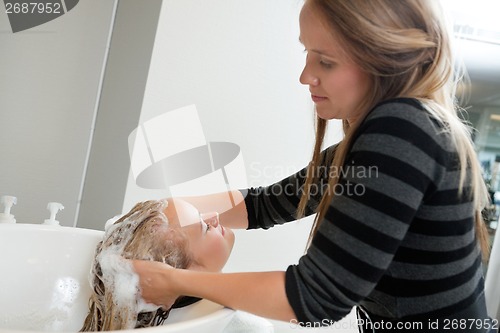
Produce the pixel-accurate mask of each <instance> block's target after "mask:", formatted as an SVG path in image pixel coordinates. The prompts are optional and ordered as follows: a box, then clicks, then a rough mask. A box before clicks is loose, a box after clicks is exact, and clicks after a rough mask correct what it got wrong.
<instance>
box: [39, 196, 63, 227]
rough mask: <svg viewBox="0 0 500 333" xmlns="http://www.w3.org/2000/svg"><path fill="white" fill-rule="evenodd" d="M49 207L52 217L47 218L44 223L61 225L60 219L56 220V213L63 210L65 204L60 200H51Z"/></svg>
mask: <svg viewBox="0 0 500 333" xmlns="http://www.w3.org/2000/svg"><path fill="white" fill-rule="evenodd" d="M47 209H48V210H49V211H50V217H49V219H48V220H45V221H44V222H43V224H49V225H59V221H57V220H56V214H57V213H58V212H59V211H60V210H63V209H64V206H63V205H62V204H60V203H59V202H49V204H48V205H47Z"/></svg>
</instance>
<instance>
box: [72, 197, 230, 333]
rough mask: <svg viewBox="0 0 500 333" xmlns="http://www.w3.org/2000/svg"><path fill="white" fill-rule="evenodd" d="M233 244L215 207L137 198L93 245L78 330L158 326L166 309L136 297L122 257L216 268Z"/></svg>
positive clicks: (130, 273) (134, 281) (133, 278)
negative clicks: (87, 292) (85, 310)
mask: <svg viewBox="0 0 500 333" xmlns="http://www.w3.org/2000/svg"><path fill="white" fill-rule="evenodd" d="M167 215H168V216H169V217H170V219H167ZM233 244H234V234H233V233H232V231H231V230H230V229H226V230H224V232H222V226H220V225H219V221H218V214H217V213H206V214H200V213H199V212H198V211H197V210H196V208H195V207H194V206H192V205H190V204H188V203H187V202H185V201H182V200H178V199H175V200H172V199H170V200H151V201H146V202H142V203H138V204H137V205H135V206H134V208H132V210H131V211H130V212H128V213H127V214H125V215H123V216H122V217H120V218H119V219H118V220H117V221H116V222H114V223H113V224H112V225H111V226H110V227H109V228H107V230H106V232H105V234H104V239H103V240H102V241H101V242H99V244H98V245H97V248H96V253H95V258H94V262H93V265H92V268H91V272H90V283H91V287H92V289H93V291H92V295H91V297H90V300H89V314H88V315H87V317H86V319H85V322H84V324H83V327H82V329H81V331H82V332H89V331H109V330H122V329H133V328H142V327H151V326H158V325H161V324H162V323H163V322H164V320H165V319H166V318H167V317H168V313H169V312H170V309H163V308H161V307H159V306H156V305H152V304H145V303H144V302H143V301H142V300H141V299H140V297H139V288H138V277H137V276H136V275H135V273H134V272H133V269H132V267H131V265H130V263H129V262H128V261H127V260H125V259H141V260H154V261H159V262H163V263H166V264H169V265H170V266H173V267H176V268H184V269H193V270H204V271H213V272H217V271H220V270H221V269H222V267H223V266H224V264H225V263H226V261H227V259H228V257H229V254H230V252H231V249H232V247H233ZM174 307H175V304H174Z"/></svg>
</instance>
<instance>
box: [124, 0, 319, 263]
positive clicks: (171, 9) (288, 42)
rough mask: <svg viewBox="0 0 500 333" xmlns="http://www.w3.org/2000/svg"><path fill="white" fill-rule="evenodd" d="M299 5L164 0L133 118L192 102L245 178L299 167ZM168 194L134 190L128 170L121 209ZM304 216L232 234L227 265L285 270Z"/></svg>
mask: <svg viewBox="0 0 500 333" xmlns="http://www.w3.org/2000/svg"><path fill="white" fill-rule="evenodd" d="M300 7H301V1H289V0H273V1H268V0H253V1H232V0H213V1H197V0H184V1H174V0H170V1H168V0H164V1H163V6H162V11H161V14H160V21H159V25H158V31H157V35H156V42H155V47H154V50H153V57H152V60H151V67H150V72H149V78H148V84H147V87H146V92H145V96H144V103H143V107H142V113H141V122H144V121H146V120H148V119H151V118H153V117H155V116H157V115H160V114H163V113H165V112H167V111H171V110H174V109H177V108H180V107H182V106H186V105H190V104H195V105H196V107H197V109H198V113H199V116H200V119H201V123H202V126H203V129H204V134H205V137H206V139H207V141H229V142H233V143H236V144H238V145H239V146H240V147H241V151H242V154H243V158H244V160H245V165H246V172H247V176H248V181H249V185H250V186H259V185H266V184H269V183H271V182H274V181H277V180H280V179H282V178H284V177H286V176H288V175H289V174H291V173H292V172H294V171H296V170H299V169H300V168H302V167H303V166H304V165H306V163H307V162H308V160H309V159H310V157H311V153H312V147H313V142H314V126H313V109H312V107H313V106H312V103H311V101H310V97H309V92H308V88H307V87H305V86H302V85H301V84H300V83H299V81H298V79H299V75H300V72H301V70H302V66H303V62H304V54H303V52H302V51H303V48H302V46H301V45H300V43H299V42H298V37H299V28H298V13H299V10H300ZM165 144H175V143H171V142H165ZM168 195H169V192H168V191H161V190H160V191H159V190H144V189H140V188H139V187H138V186H136V185H135V182H134V179H133V177H132V176H130V178H129V183H128V186H127V191H126V194H125V203H124V210H128V209H129V208H130V207H131V206H132V205H133V204H134V203H135V202H137V201H139V200H144V199H148V198H161V197H163V196H168ZM310 222H311V221H302V222H299V223H292V224H290V225H287V226H280V227H276V228H274V229H271V230H269V231H251V232H245V231H243V232H237V241H236V245H235V249H234V251H233V255H232V257H231V259H230V262H229V263H228V265H227V266H226V271H235V270H269V269H285V268H286V267H287V266H288V265H289V264H290V263H294V262H296V261H297V260H298V258H299V256H300V255H301V254H303V252H304V248H305V240H306V238H307V235H308V232H309V228H310ZM256 244H259V245H258V246H257V245H256Z"/></svg>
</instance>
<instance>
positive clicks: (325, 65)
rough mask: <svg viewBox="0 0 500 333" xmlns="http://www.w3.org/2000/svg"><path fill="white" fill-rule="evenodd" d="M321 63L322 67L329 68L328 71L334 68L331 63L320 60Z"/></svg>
mask: <svg viewBox="0 0 500 333" xmlns="http://www.w3.org/2000/svg"><path fill="white" fill-rule="evenodd" d="M319 63H320V65H321V66H322V67H324V68H327V69H328V68H332V66H333V64H332V63H330V62H326V61H324V60H320V62H319Z"/></svg>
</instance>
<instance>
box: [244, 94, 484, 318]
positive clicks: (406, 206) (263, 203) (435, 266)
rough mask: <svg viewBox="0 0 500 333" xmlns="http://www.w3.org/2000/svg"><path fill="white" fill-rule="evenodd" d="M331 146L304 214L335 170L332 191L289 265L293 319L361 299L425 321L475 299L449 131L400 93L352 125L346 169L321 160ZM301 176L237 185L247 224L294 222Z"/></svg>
mask: <svg viewBox="0 0 500 333" xmlns="http://www.w3.org/2000/svg"><path fill="white" fill-rule="evenodd" d="M334 150H335V146H332V147H330V148H328V149H326V150H324V151H323V152H322V156H323V163H324V165H323V166H322V167H320V168H317V169H318V174H319V176H320V178H319V180H318V183H317V184H316V185H317V187H316V189H318V190H317V191H315V193H312V196H311V198H310V200H309V202H308V207H307V209H306V215H311V214H314V213H315V209H316V208H317V206H318V203H319V200H320V199H321V193H322V191H321V190H323V191H324V190H326V189H327V176H328V174H331V172H332V171H335V172H342V173H341V174H340V175H341V177H340V181H339V184H338V186H337V187H336V188H335V189H334V191H335V193H336V194H337V195H335V196H334V198H333V199H332V201H331V203H330V205H329V207H328V210H327V212H326V214H325V218H324V220H323V221H322V223H321V226H320V228H319V230H318V232H317V234H316V235H315V237H314V238H313V240H312V243H311V246H310V247H309V249H308V251H307V254H306V255H304V256H303V257H302V258H300V261H299V263H298V265H291V266H289V268H288V269H287V271H286V293H287V297H288V300H289V302H290V304H291V306H292V308H293V310H294V312H295V314H296V316H297V319H298V321H299V322H301V323H319V322H322V323H323V324H324V323H325V322H326V321H336V320H340V319H341V318H343V317H344V316H345V315H347V314H348V313H349V312H350V310H351V309H352V307H353V306H355V305H360V306H361V307H362V308H364V309H365V310H366V312H367V313H368V314H370V316H373V317H376V318H382V319H387V320H392V321H398V320H402V321H412V320H425V321H426V322H427V321H428V319H429V318H443V317H448V316H453V315H454V314H457V313H460V311H462V310H464V309H466V308H467V307H469V306H471V305H472V304H473V303H474V302H476V301H477V300H478V299H479V300H480V299H481V298H480V296H482V294H483V274H482V268H481V255H480V250H479V247H478V243H477V241H476V238H475V230H474V218H473V216H474V214H473V213H474V212H473V211H474V209H473V205H472V202H471V200H470V196H467V193H468V192H470V191H467V190H468V189H469V186H470V179H467V180H466V184H465V186H464V188H463V190H464V191H463V194H462V195H459V192H458V187H459V166H458V157H457V153H456V150H455V149H454V148H453V145H452V143H451V139H450V135H449V134H448V133H446V132H444V131H443V130H442V127H441V126H440V125H439V123H438V122H437V121H435V120H433V119H432V117H431V116H430V114H429V113H428V112H427V111H425V110H424V108H423V107H422V105H421V104H420V103H419V102H418V101H417V100H414V99H403V98H400V99H394V100H390V101H386V102H384V103H381V104H379V105H377V107H375V108H374V109H373V110H372V111H371V112H370V113H369V114H368V116H367V117H366V119H365V120H364V121H363V123H362V124H361V125H360V127H359V128H358V130H357V132H356V134H355V137H354V140H353V143H352V146H351V148H350V150H349V153H348V155H347V158H346V161H345V164H344V168H343V170H332V169H331V168H330V169H328V167H327V166H328V165H330V162H331V159H332V156H333V154H334ZM305 175H306V169H305V168H304V169H302V170H301V171H299V172H298V173H296V174H294V175H292V176H290V177H288V178H286V179H283V180H281V181H279V182H277V183H275V184H273V185H270V186H267V187H259V188H250V189H248V190H244V191H243V193H244V195H246V197H245V203H246V207H247V211H248V220H249V229H254V228H264V229H267V228H270V227H272V226H273V225H276V224H282V223H284V222H289V221H293V220H295V212H296V209H297V206H298V203H299V200H300V196H301V190H302V187H301V186H302V184H303V182H304V179H305ZM314 189H315V188H314V187H313V190H314ZM313 192H314V191H313ZM484 315H485V314H484ZM481 316H482V315H481ZM485 316H486V315H485Z"/></svg>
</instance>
